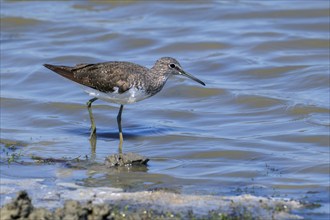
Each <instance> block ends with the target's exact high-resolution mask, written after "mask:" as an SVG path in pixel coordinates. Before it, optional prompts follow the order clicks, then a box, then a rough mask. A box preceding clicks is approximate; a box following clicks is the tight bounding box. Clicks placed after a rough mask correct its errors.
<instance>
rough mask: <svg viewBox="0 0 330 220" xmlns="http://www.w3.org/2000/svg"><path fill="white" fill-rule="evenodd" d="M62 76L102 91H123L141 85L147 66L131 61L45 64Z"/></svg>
mask: <svg viewBox="0 0 330 220" xmlns="http://www.w3.org/2000/svg"><path fill="white" fill-rule="evenodd" d="M45 67H47V68H49V69H51V70H53V71H54V72H56V73H58V74H60V75H61V76H63V77H65V78H68V79H70V80H72V81H75V82H77V83H79V84H82V85H84V86H88V87H91V88H93V89H97V90H99V91H101V92H114V91H116V90H117V91H118V92H119V93H123V92H125V91H127V90H129V89H130V88H131V87H132V86H133V85H139V84H140V83H141V81H142V78H143V77H144V74H143V73H145V72H146V71H148V69H147V68H145V67H143V66H140V65H137V64H134V63H129V62H106V63H97V64H78V65H76V66H74V67H67V66H54V65H49V64H45Z"/></svg>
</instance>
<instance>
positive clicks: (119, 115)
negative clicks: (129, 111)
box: [117, 105, 124, 154]
mask: <svg viewBox="0 0 330 220" xmlns="http://www.w3.org/2000/svg"><path fill="white" fill-rule="evenodd" d="M123 108H124V106H123V105H120V109H119V112H118V115H117V123H118V129H119V154H122V153H123V140H124V139H123V131H122V129H121V113H122V112H123Z"/></svg>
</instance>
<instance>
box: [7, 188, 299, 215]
mask: <svg viewBox="0 0 330 220" xmlns="http://www.w3.org/2000/svg"><path fill="white" fill-rule="evenodd" d="M119 195H120V196H119ZM108 196H110V197H113V201H112V202H109V201H108V202H105V201H104V202H102V203H96V204H95V201H94V202H93V201H92V200H89V201H86V202H82V201H77V200H66V201H65V202H64V204H63V205H62V206H60V207H57V208H54V209H46V208H43V207H35V206H34V205H33V204H32V201H31V199H30V197H29V195H28V194H27V193H26V192H25V191H20V192H19V193H18V195H17V197H16V198H15V199H13V200H12V201H11V202H9V203H7V204H6V205H4V206H2V207H1V209H0V219H1V220H14V219H20V220H36V219H45V220H48V219H49V220H53V219H54V220H76V219H77V220H78V219H86V220H88V219H93V220H98V219H100V220H102V219H223V220H232V219H301V217H300V216H297V215H294V214H290V212H291V211H293V210H296V209H300V208H303V205H302V204H300V203H299V202H296V201H283V200H272V199H266V198H261V197H254V196H244V197H228V198H225V197H223V198H220V197H218V198H215V197H212V196H206V197H199V196H184V195H180V194H173V193H167V192H161V191H159V192H137V193H127V194H123V193H119V194H113V195H111V194H108ZM118 196H119V197H120V198H118ZM116 198H117V199H116ZM114 201H116V202H114ZM195 203H196V204H195ZM200 203H206V204H205V205H207V206H211V207H207V208H206V206H204V209H207V211H206V213H203V212H199V211H198V210H196V209H194V208H193V207H194V206H196V205H197V204H200ZM215 204H216V206H214V205H215ZM204 211H205V210H204Z"/></svg>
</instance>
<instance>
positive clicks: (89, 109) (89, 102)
mask: <svg viewBox="0 0 330 220" xmlns="http://www.w3.org/2000/svg"><path fill="white" fill-rule="evenodd" d="M96 100H97V98H92V99H91V100H89V101H88V102H87V103H86V105H87V109H88V113H89V118H90V120H91V134H90V136H89V139H91V138H92V136H93V134H95V133H96V127H95V123H94V117H93V113H92V108H91V107H92V103H93V102H94V101H96Z"/></svg>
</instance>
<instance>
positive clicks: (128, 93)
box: [44, 57, 205, 152]
mask: <svg viewBox="0 0 330 220" xmlns="http://www.w3.org/2000/svg"><path fill="white" fill-rule="evenodd" d="M44 66H45V67H47V68H48V69H50V70H52V71H54V72H55V73H58V74H59V75H61V76H63V77H65V78H67V79H70V80H72V81H74V82H76V83H79V84H80V85H82V86H83V88H84V90H85V92H87V93H88V94H89V95H90V96H92V97H93V98H92V99H90V100H89V101H88V102H87V109H88V112H89V117H90V120H91V135H90V137H92V135H94V134H95V132H96V127H95V122H94V118H93V114H92V109H91V105H92V103H93V102H94V101H96V100H97V99H101V100H103V101H107V102H112V103H117V104H120V108H119V112H118V115H117V123H118V129H119V152H122V143H123V133H122V127H121V114H122V111H123V107H124V105H125V104H130V103H134V102H138V101H141V100H143V99H146V98H149V97H151V96H153V95H155V94H156V93H158V92H159V91H160V90H161V89H162V88H163V86H164V85H165V83H166V81H167V79H168V77H169V76H171V75H183V76H186V77H188V78H190V79H192V80H194V81H196V82H198V83H200V84H202V85H203V86H205V83H204V82H202V81H201V80H199V79H197V78H196V77H194V76H192V75H191V74H189V73H187V72H185V71H184V70H183V69H182V67H181V65H180V64H179V62H178V61H177V60H176V59H174V58H171V57H162V58H160V59H159V60H157V61H156V63H155V65H154V66H153V67H152V68H151V69H148V68H146V67H143V66H140V65H138V64H135V63H130V62H123V61H111V62H104V63H96V64H77V65H76V66H74V67H69V66H57V65H50V64H44Z"/></svg>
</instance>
